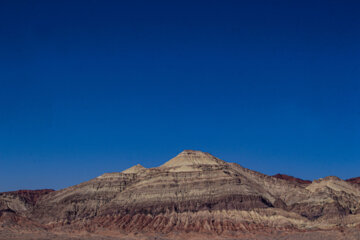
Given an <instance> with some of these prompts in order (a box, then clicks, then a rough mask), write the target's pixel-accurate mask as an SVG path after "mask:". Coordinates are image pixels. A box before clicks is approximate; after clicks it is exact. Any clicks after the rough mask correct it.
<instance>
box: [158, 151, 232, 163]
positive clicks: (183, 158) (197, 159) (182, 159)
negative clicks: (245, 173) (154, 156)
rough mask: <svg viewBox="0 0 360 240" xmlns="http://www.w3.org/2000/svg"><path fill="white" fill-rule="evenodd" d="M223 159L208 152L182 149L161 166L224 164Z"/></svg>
mask: <svg viewBox="0 0 360 240" xmlns="http://www.w3.org/2000/svg"><path fill="white" fill-rule="evenodd" d="M224 164H225V161H223V160H220V159H219V158H216V157H214V156H213V155H211V154H210V153H206V152H202V151H194V150H184V151H182V152H181V153H179V154H178V155H177V156H176V157H174V158H172V159H170V160H169V161H167V162H166V163H164V164H163V165H162V167H181V166H191V165H224Z"/></svg>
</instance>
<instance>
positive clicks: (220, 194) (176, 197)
mask: <svg viewBox="0 0 360 240" xmlns="http://www.w3.org/2000/svg"><path fill="white" fill-rule="evenodd" d="M356 183H357V182H356V181H352V180H351V181H343V180H341V179H339V178H337V177H332V176H331V177H326V178H323V179H319V180H315V181H313V182H310V181H306V180H301V179H298V178H294V177H291V176H287V175H281V174H278V175H275V176H268V175H265V174H261V173H259V172H255V171H252V170H249V169H246V168H244V167H242V166H240V165H238V164H236V163H228V162H225V161H223V160H221V159H219V158H216V157H214V156H212V155H211V154H209V153H204V152H201V151H192V150H186V151H183V152H181V153H180V154H179V155H177V156H176V157H174V158H172V159H171V160H169V161H168V162H166V163H164V164H163V165H161V166H159V167H155V168H148V169H147V168H144V167H143V166H141V165H136V166H134V167H131V168H129V169H127V170H125V171H123V172H114V173H105V174H103V175H101V176H99V177H97V178H95V179H92V180H90V181H87V182H84V183H81V184H79V185H75V186H72V187H69V188H65V189H62V190H58V191H50V190H46V191H44V194H40V193H39V194H38V195H36V194H35V193H33V194H35V195H36V197H28V196H30V195H31V194H30V193H28V194H25V193H23V192H18V193H17V194H14V193H2V194H0V230H3V231H5V230H6V231H19V229H23V228H26V229H27V230H28V231H37V232H46V233H68V234H70V233H71V234H80V233H84V232H85V233H92V234H98V235H103V236H105V235H107V236H108V235H111V236H127V238H130V237H133V238H134V239H137V238H143V237H149V236H154V237H159V236H161V237H163V238H171V239H174V238H180V239H182V238H184V236H185V235H186V236H187V238H199V239H201V238H203V237H204V236H206V237H207V238H209V237H213V238H216V237H221V238H222V239H224V238H232V239H234V238H237V239H268V238H266V237H268V236H271V237H272V239H290V238H281V236H285V237H286V236H294V237H295V236H298V235H299V234H302V235H301V236H302V237H301V238H298V239H317V236H325V235H327V236H328V238H327V239H332V238H331V236H337V238H334V239H342V238H341V237H344V236H345V237H346V238H344V239H352V238H353V237H354V238H353V239H356V238H355V237H356V236H358V235H356V234H358V229H359V226H360V186H359V185H358V184H356ZM45 192H46V193H45ZM29 194H30V195H29ZM31 196H32V195H31ZM4 222H6V224H4ZM1 223H3V224H1ZM304 233H306V234H307V235H306V236H307V238H305V237H304V235H303V234H304ZM284 234H285V235H284ZM324 234H325V235H324ZM0 236H1V234H0ZM254 236H255V238H254ZM299 236H300V235H299ZM314 236H315V237H314ZM359 236H360V233H359ZM262 237H264V238H262ZM276 237H279V238H276ZM294 239H295V238H294Z"/></svg>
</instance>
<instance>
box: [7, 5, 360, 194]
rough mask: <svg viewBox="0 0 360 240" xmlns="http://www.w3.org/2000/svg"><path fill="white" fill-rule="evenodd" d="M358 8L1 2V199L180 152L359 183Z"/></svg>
mask: <svg viewBox="0 0 360 240" xmlns="http://www.w3.org/2000/svg"><path fill="white" fill-rule="evenodd" d="M359 9H360V3H359V1H332V0H326V1H325V0H324V1H319V0H311V1H306V0H305V1H304V0H301V1H287V0H286V1H285V0H284V1H277V0H276V1H275V0H270V1H269V0H266V1H265V0H264V1H258V0H242V1H226V0H224V1H211V0H207V1H199V0H198V1H196V0H192V1H184V0H182V1H156V0H154V1H137V0H131V1H90V0H89V1H40V0H36V1H35V0H34V1H21V0H19V1H11V0H4V1H1V2H0V191H9V190H17V189H41V188H53V189H61V188H65V187H68V186H71V185H75V184H78V183H81V182H83V181H87V180H89V179H92V178H94V177H97V176H99V175H101V174H103V173H105V172H119V171H122V170H124V169H126V168H128V167H131V166H132V165H135V164H138V163H140V164H142V165H143V166H145V167H156V166H159V165H161V164H163V163H164V162H166V161H168V160H169V159H170V158H172V157H174V156H176V155H177V154H178V153H180V152H181V151H182V150H184V149H193V150H201V151H205V152H209V153H211V154H213V155H215V156H217V157H219V158H221V159H223V160H225V161H228V162H236V163H238V164H240V165H242V166H244V167H246V168H250V169H253V170H256V171H260V172H262V173H265V174H269V175H273V174H276V173H286V174H289V175H293V176H296V177H300V178H304V179H318V178H321V177H325V176H329V175H336V176H338V177H341V178H343V179H347V178H351V177H357V176H360V31H359V29H360V17H359V16H360V15H359Z"/></svg>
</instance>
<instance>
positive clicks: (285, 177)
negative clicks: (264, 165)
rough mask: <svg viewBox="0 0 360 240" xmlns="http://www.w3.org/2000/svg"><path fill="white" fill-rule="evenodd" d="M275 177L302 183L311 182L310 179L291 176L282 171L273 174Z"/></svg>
mask: <svg viewBox="0 0 360 240" xmlns="http://www.w3.org/2000/svg"><path fill="white" fill-rule="evenodd" d="M273 177H275V178H279V179H284V180H287V181H291V182H296V183H300V184H310V183H311V181H309V180H303V179H300V178H296V177H293V176H289V175H286V174H280V173H278V174H276V175H273Z"/></svg>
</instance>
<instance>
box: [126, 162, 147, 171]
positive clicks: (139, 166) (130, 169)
mask: <svg viewBox="0 0 360 240" xmlns="http://www.w3.org/2000/svg"><path fill="white" fill-rule="evenodd" d="M144 169H146V168H144V167H143V166H141V165H140V164H137V165H135V166H132V167H131V168H128V169H126V170H124V171H122V173H138V172H140V171H141V170H144Z"/></svg>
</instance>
